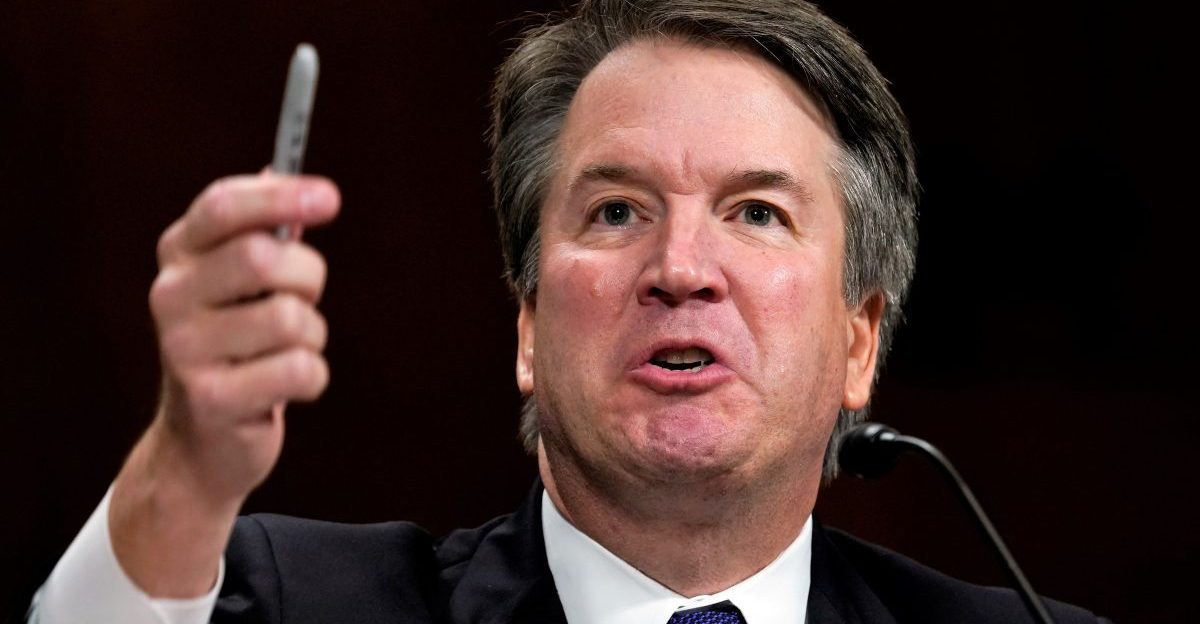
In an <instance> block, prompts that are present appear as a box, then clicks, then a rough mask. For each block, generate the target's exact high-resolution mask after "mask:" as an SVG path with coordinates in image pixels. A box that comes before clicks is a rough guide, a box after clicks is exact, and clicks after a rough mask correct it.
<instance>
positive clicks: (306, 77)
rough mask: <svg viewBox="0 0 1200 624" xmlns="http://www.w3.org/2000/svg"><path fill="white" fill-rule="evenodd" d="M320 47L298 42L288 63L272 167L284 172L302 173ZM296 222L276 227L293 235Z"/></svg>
mask: <svg viewBox="0 0 1200 624" xmlns="http://www.w3.org/2000/svg"><path fill="white" fill-rule="evenodd" d="M317 70H318V64H317V50H316V49H315V48H313V47H312V46H311V45H309V44H307V43H302V44H300V45H298V46H296V52H295V53H294V54H292V62H291V65H290V66H289V67H288V77H287V86H285V87H284V89H283V108H282V109H280V111H279V128H278V129H277V130H276V131H275V158H274V159H273V160H272V161H271V170H272V171H274V172H275V173H277V174H282V175H296V174H298V173H300V166H301V164H302V163H303V161H304V146H305V144H306V143H307V140H308V120H309V118H310V117H312V108H313V98H314V97H315V96H316V92H317ZM294 229H295V226H292V225H287V224H282V225H280V226H278V227H277V228H276V229H275V236H276V237H278V238H281V239H288V238H291V237H292V234H293V231H294Z"/></svg>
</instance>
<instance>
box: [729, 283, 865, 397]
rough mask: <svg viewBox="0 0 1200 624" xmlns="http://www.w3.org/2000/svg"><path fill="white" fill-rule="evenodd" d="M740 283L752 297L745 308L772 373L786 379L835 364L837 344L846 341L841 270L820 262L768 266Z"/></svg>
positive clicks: (745, 301) (741, 304)
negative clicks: (817, 367)
mask: <svg viewBox="0 0 1200 624" xmlns="http://www.w3.org/2000/svg"><path fill="white" fill-rule="evenodd" d="M740 281H741V282H742V283H743V289H744V290H745V291H746V292H745V295H746V296H744V297H742V300H741V302H739V307H740V308H741V309H742V310H743V314H745V316H746V322H747V324H748V325H749V326H750V330H751V332H752V333H754V334H756V335H758V336H759V337H760V338H759V340H757V341H756V342H757V343H758V346H759V348H760V349H762V353H761V356H762V357H763V358H764V359H765V360H766V361H764V362H763V364H764V365H765V367H766V368H767V370H772V371H774V372H775V374H777V375H783V376H785V377H790V376H795V375H796V374H797V373H805V372H807V373H808V374H811V373H812V372H813V371H812V366H813V365H820V364H818V362H817V361H823V362H825V363H829V362H832V361H833V360H834V359H835V358H834V357H833V352H834V351H836V345H838V344H842V343H844V342H845V329H844V327H842V324H841V323H840V319H842V318H843V317H844V313H845V304H844V303H843V301H842V294H841V284H840V282H839V278H838V273H837V271H831V270H830V267H829V266H828V264H827V263H823V262H819V261H808V262H787V263H785V262H764V263H762V264H760V265H759V266H758V267H757V268H755V269H753V271H752V274H743V279H742V280H740ZM843 347H844V344H843ZM814 360H815V361H814ZM797 364H800V365H799V366H797Z"/></svg>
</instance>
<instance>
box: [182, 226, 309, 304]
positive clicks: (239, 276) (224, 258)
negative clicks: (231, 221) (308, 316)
mask: <svg viewBox="0 0 1200 624" xmlns="http://www.w3.org/2000/svg"><path fill="white" fill-rule="evenodd" d="M190 268H191V269H192V270H191V272H190V275H189V277H190V279H191V282H190V283H189V286H190V287H191V290H192V292H193V293H194V294H195V297H196V299H197V301H198V302H199V303H200V304H201V305H205V306H221V305H228V304H232V303H238V302H242V301H244V300H245V299H246V298H250V297H255V296H258V295H260V294H261V293H264V292H272V291H273V292H288V293H292V294H294V295H296V296H298V297H300V298H302V299H304V300H306V301H309V302H316V301H317V300H319V299H320V297H321V291H322V290H323V289H324V287H325V276H326V272H327V269H326V265H325V259H324V258H323V257H322V256H321V254H319V253H317V251H316V250H315V249H313V248H312V247H309V246H308V245H305V244H303V243H296V242H287V241H280V240H279V239H277V238H275V237H274V236H273V235H271V234H269V233H266V232H254V233H251V234H246V235H244V236H240V237H238V238H236V239H233V240H231V241H228V242H226V243H225V244H224V245H222V246H220V247H218V248H217V249H215V250H213V251H212V252H210V253H207V254H204V255H203V256H200V257H199V258H197V259H196V261H195V262H194V263H193V264H192V265H191V267H190Z"/></svg>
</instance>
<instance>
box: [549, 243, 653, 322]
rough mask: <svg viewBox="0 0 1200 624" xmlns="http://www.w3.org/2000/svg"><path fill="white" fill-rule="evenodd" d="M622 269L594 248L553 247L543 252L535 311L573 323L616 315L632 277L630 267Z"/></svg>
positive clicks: (624, 299)
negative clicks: (557, 248) (568, 249)
mask: <svg viewBox="0 0 1200 624" xmlns="http://www.w3.org/2000/svg"><path fill="white" fill-rule="evenodd" d="M623 269H625V267H623V266H622V263H620V262H618V261H616V259H614V258H611V257H608V256H606V255H605V254H602V253H599V252H595V251H561V250H554V252H553V253H551V254H544V255H543V262H542V266H541V267H540V275H541V285H540V287H539V291H540V293H539V295H542V296H539V300H538V306H539V308H540V310H539V311H540V312H550V314H549V315H548V316H550V317H551V320H553V321H555V322H561V323H564V324H566V325H575V324H576V323H577V321H579V320H581V319H584V318H604V317H611V316H614V315H617V314H619V313H620V311H621V309H622V308H623V307H624V304H625V301H626V297H625V294H626V292H627V291H628V289H629V286H630V284H632V281H633V274H632V271H628V270H623ZM547 308H549V309H547ZM576 338H582V336H576Z"/></svg>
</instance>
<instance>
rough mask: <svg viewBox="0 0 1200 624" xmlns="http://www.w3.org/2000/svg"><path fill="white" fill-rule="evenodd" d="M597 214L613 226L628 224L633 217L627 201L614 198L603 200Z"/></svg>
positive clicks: (631, 207)
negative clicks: (603, 202)
mask: <svg viewBox="0 0 1200 624" xmlns="http://www.w3.org/2000/svg"><path fill="white" fill-rule="evenodd" d="M599 216H600V218H602V219H604V222H605V223H607V224H608V225H611V226H614V227H618V226H622V225H628V224H629V220H630V218H632V217H633V206H630V205H629V202H627V201H624V200H620V199H614V200H611V201H608V202H605V204H604V206H602V207H601V208H600V215H599Z"/></svg>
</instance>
